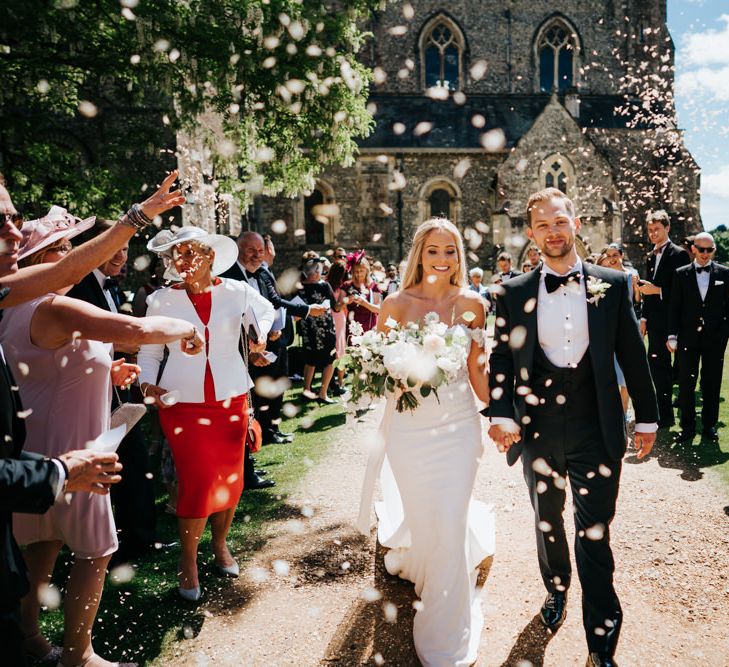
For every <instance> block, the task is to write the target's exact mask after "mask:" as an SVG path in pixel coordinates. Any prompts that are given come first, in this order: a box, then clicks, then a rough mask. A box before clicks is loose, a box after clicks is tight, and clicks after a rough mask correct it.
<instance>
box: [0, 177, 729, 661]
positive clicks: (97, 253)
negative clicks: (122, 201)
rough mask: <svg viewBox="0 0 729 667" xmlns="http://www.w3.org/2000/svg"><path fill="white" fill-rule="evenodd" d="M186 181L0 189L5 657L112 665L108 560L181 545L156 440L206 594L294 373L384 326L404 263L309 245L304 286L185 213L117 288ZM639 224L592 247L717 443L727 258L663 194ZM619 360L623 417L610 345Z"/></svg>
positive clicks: (481, 285)
mask: <svg viewBox="0 0 729 667" xmlns="http://www.w3.org/2000/svg"><path fill="white" fill-rule="evenodd" d="M175 178H176V173H174V172H173V173H172V174H170V176H169V177H167V178H166V179H165V181H164V182H163V183H162V185H161V186H160V188H159V190H158V191H157V192H156V193H155V194H154V195H152V197H150V198H149V199H147V200H146V201H144V202H142V203H141V204H134V205H132V207H131V208H130V209H129V211H128V212H127V213H126V214H125V215H123V216H122V217H121V219H120V220H119V221H118V222H114V223H101V222H99V221H95V219H94V218H88V219H86V220H79V219H77V218H75V217H74V216H73V215H71V214H70V213H69V212H67V211H66V210H64V209H62V208H60V207H53V208H52V209H51V211H50V212H49V213H48V214H47V215H46V216H44V217H43V218H40V219H37V220H23V217H22V215H20V214H19V213H18V212H17V211H16V210H15V208H14V206H13V203H12V200H11V198H10V195H9V193H8V192H7V190H5V188H3V187H2V186H0V222H2V227H1V228H0V241H1V242H2V247H1V248H0V286H1V287H2V289H1V290H0V313H2V315H3V317H2V320H0V343H1V344H2V354H1V355H0V401H2V417H1V418H0V419H1V421H0V427H1V428H2V434H0V435H2V441H0V645H2V646H3V649H4V659H6V660H8V661H9V662H8V663H7V664H12V665H24V664H26V662H28V663H30V662H39V663H40V664H48V665H51V664H53V665H55V664H62V665H89V667H96V666H105V665H110V664H112V663H109V662H108V661H107V660H105V659H104V658H102V657H100V656H98V655H97V654H95V653H94V648H93V645H92V636H93V625H94V619H95V617H96V613H97V610H98V608H99V605H100V603H101V597H102V590H103V585H104V579H105V573H106V571H107V569H108V568H111V567H114V566H115V565H117V564H121V563H125V562H127V561H130V560H133V559H136V558H138V557H140V556H142V555H144V554H145V553H146V552H149V551H154V550H156V549H160V548H167V547H168V546H171V545H164V544H162V543H161V541H160V540H159V539H158V535H157V530H156V520H155V495H154V488H153V483H152V478H153V477H154V475H155V471H154V470H152V468H151V464H150V448H151V446H153V445H154V446H158V445H159V446H160V447H161V448H162V464H163V469H162V479H163V481H164V482H165V483H166V484H167V486H168V491H169V502H168V503H167V510H168V511H169V512H170V513H172V514H174V515H176V517H177V521H178V525H179V536H180V544H181V547H180V561H179V568H178V592H179V595H180V596H181V597H182V598H183V599H185V600H190V601H196V600H198V599H200V597H201V595H202V590H203V586H202V584H201V581H200V576H199V572H198V546H199V543H200V537H201V535H202V533H203V531H204V529H205V526H206V524H207V523H208V521H209V522H210V527H211V533H212V543H211V550H212V557H213V562H214V569H215V572H216V573H217V574H218V575H220V576H227V577H236V576H238V574H239V567H238V564H237V562H236V560H235V558H234V556H233V554H232V553H231V551H230V549H229V547H228V542H227V537H228V533H229V530H230V527H231V524H232V522H233V521H234V519H235V510H236V507H237V505H238V502H239V500H240V497H241V494H242V493H243V492H252V491H256V490H259V489H265V488H270V487H272V486H274V485H275V481H274V480H272V479H271V478H270V477H268V475H267V471H265V470H263V469H261V468H257V467H256V462H255V458H254V456H253V455H254V454H255V452H256V451H257V450H258V448H259V447H260V445H261V444H263V445H266V444H277V445H285V444H287V443H290V442H292V441H293V439H294V438H295V437H296V435H295V434H292V433H286V432H283V431H282V430H281V428H280V425H281V423H282V419H283V416H284V415H285V414H291V413H290V412H287V409H288V405H286V404H285V403H284V392H285V391H286V390H287V389H288V388H289V387H290V386H291V384H292V382H300V383H302V385H303V391H302V400H303V401H305V402H306V403H308V404H309V405H310V407H312V408H314V409H317V408H318V407H319V405H329V404H332V403H335V402H337V400H339V399H338V397H340V396H341V395H342V394H344V393H345V383H346V380H347V378H346V375H345V370H344V369H343V368H341V367H337V366H336V364H335V362H336V360H337V359H341V358H342V357H343V356H344V354H345V348H346V346H347V344H348V340H349V338H350V332H349V327H350V323H353V322H356V323H358V324H359V325H361V327H362V328H363V329H364V330H365V331H368V330H370V329H372V328H374V327H375V326H376V324H377V318H378V314H379V311H380V306H381V304H382V302H383V300H384V299H386V298H387V297H388V296H389V295H391V294H393V293H394V292H396V291H397V290H398V289H399V285H400V279H399V267H398V266H397V265H396V264H386V265H383V264H382V263H381V262H379V261H378V260H377V259H376V258H373V257H369V256H367V253H366V252H365V251H364V250H354V251H350V252H348V251H347V250H346V249H344V248H332V249H330V250H329V251H328V252H326V253H321V252H318V251H307V252H306V253H304V255H303V256H302V258H301V263H300V266H298V267H296V276H297V279H296V280H295V281H294V282H295V286H294V285H292V284H290V281H288V280H286V281H284V280H283V279H282V277H281V275H278V276H277V274H279V267H278V266H277V265H276V261H275V260H276V250H275V247H274V243H273V241H272V239H271V238H270V237H268V236H261V235H259V234H257V233H256V232H253V231H244V232H243V233H242V234H240V235H239V236H238V237H236V238H235V239H233V238H230V237H227V236H223V235H219V234H213V233H208V232H206V231H205V230H203V229H199V228H197V227H191V226H186V227H181V228H178V229H176V230H175V231H171V230H166V229H165V230H162V231H159V232H157V233H156V234H154V235H153V236H152V238H151V240H150V241H149V242H148V245H147V249H148V251H149V253H150V257H149V259H150V263H149V266H148V267H147V272H148V275H149V278H148V280H147V282H146V283H145V284H144V285H143V286H142V287H140V288H139V289H138V290H137V292H136V294H133V295H131V296H130V297H129V298H127V297H126V295H125V292H124V290H123V289H122V282H121V281H123V279H124V275H125V273H126V262H127V251H128V247H129V241H130V239H131V238H132V236H134V234H136V233H138V232H143V231H144V230H145V229H146V228H147V227H148V226H149V224H150V223H151V221H152V219H153V218H155V216H158V215H160V214H162V213H164V212H165V211H167V210H169V209H171V208H173V207H175V206H178V205H180V204H182V203H183V201H184V198H183V196H182V195H181V193H180V192H179V191H177V190H172V187H173V184H174V181H175ZM646 232H647V236H648V239H649V240H650V242H651V243H652V245H653V248H652V250H651V253H650V255H649V257H648V259H647V262H646V270H645V274H644V275H643V276H642V277H640V276H639V275H638V272H637V271H636V270H635V269H634V268H633V267H632V266H631V265H630V264H629V262H628V260H627V257H626V256H625V255H624V253H623V250H622V248H621V247H620V245H619V244H611V245H609V246H607V247H606V248H604V249H603V250H602V252H600V253H599V254H595V255H591V256H590V257H588V258H586V261H590V262H594V263H597V264H600V265H601V266H605V267H608V268H611V269H614V270H616V271H622V272H625V273H628V274H630V275H631V276H632V280H631V286H632V287H631V289H632V300H633V303H634V307H635V311H636V315H637V316H638V318H639V320H640V326H641V330H642V332H643V334H644V335H646V336H647V339H648V350H649V360H650V368H651V374H652V377H653V382H654V384H655V386H656V390H657V394H658V397H659V412H660V422H659V428H669V427H671V426H673V424H674V408H675V407H678V409H679V413H680V426H681V432H680V434H679V436H678V439H679V440H680V441H682V442H689V441H691V440H692V439H693V437H694V436H695V434H696V432H697V415H696V409H695V404H696V401H695V391H696V386H697V382H698V378H699V374H700V388H701V393H702V399H703V401H702V412H701V429H702V435H703V436H705V437H706V438H708V439H710V440H714V441H715V440H716V439H717V438H718V436H717V430H716V428H717V422H718V413H719V393H720V388H721V379H722V368H723V356H724V350H725V348H726V344H727V340H728V339H729V269H727V268H726V267H723V266H721V265H719V264H717V263H716V262H714V261H713V258H714V254H715V251H716V247H715V244H714V240H713V238H712V237H711V235H710V234H707V233H701V234H697V235H696V236H695V237H692V238H690V239H685V240H684V242H683V243H682V245H676V244H674V243H673V242H672V241H671V240H670V237H669V234H670V219H669V217H668V215H667V214H666V213H665V212H664V211H656V212H653V213H652V214H650V215H649V217H648V219H647V222H646ZM77 237H78V238H77ZM78 241H82V242H81V243H78ZM74 243H75V244H76V247H74ZM523 256H524V261H523V262H522V263H521V266H520V267H518V268H516V267H515V266H514V260H513V258H512V256H511V255H510V254H509V253H507V252H500V253H499V254H498V256H497V258H496V266H497V271H495V272H494V273H493V275H492V277H491V278H490V279H487V278H486V277H485V275H486V274H485V273H484V271H483V270H482V269H481V268H479V267H473V268H471V269H470V271H469V276H470V281H471V282H470V286H469V288H470V289H472V290H473V291H475V292H477V293H478V294H479V295H481V296H482V298H483V299H484V300H485V302H486V304H487V306H488V309H489V310H490V311H493V309H494V304H495V303H496V301H497V300H498V298H499V292H500V285H501V284H502V283H504V282H505V281H507V280H510V279H511V278H513V277H514V276H515V275H518V274H519V273H522V272H526V271H533V270H536V271H539V270H541V257H540V252H539V250H538V249H537V247H536V246H530V247H528V248H527V249H526V251H525V252H524V253H523ZM287 268H289V267H284V269H287ZM280 273H281V274H284V273H290V270H289V271H286V270H284V271H281V272H280ZM284 283H286V284H284ZM616 371H617V373H618V378H619V384H620V385H621V395H622V400H623V408H624V410H625V413H626V419H630V410H629V396H628V391H627V387H626V386H625V380H624V376H623V374H622V372H621V370H620V368H619V366H617V363H616ZM621 378H623V379H622V380H620V379H621ZM676 384H677V385H678V394H677V399H676V400H675V401H674V385H676ZM21 400H22V403H21ZM134 403H136V404H138V405H145V404H146V405H147V406H148V407H149V408H151V410H150V412H149V416H148V423H147V428H146V429H145V430H143V429H142V428H141V426H140V423H139V422H138V421H136V419H138V417H139V415H140V414H142V413H143V412H144V411H143V410H141V411H139V410H137V411H136V414H137V417H136V418H133V417H129V415H130V414H135V411H134V410H129V408H130V404H134ZM80 406H82V407H81V409H80ZM295 409H296V408H294V410H295ZM112 411H114V412H113V415H112ZM112 421H114V422H116V421H121V422H122V423H124V424H125V426H126V428H127V430H126V434H125V435H124V437H123V439H122V440H121V442H120V443H119V445H118V449H116V453H111V452H110V451H109V449H111V447H109V446H108V443H107V442H106V440H105V438H106V437H107V436H108V432H109V430H110V426H111V424H112ZM104 434H106V436H105V435H104ZM18 545H20V546H21V547H23V551H22V552H21V551H20V550H19V548H18ZM63 546H66V547H67V548H68V549H69V550H70V551H71V552H72V554H73V566H72V567H71V570H70V573H69V576H68V582H67V588H66V596H65V604H64V621H65V631H64V642H63V646H62V647H56V646H52V645H51V644H50V643H49V642H48V641H47V640H46V639H45V638H44V637H43V635H42V634H41V632H40V628H39V624H38V619H39V612H40V608H41V604H42V599H41V593H42V591H43V588H44V586H46V585H47V584H48V583H49V581H50V577H51V574H52V573H53V569H54V565H55V562H56V559H57V557H58V554H59V551H60V550H61V548H62V547H63Z"/></svg>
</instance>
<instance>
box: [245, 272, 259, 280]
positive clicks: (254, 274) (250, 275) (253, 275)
mask: <svg viewBox="0 0 729 667" xmlns="http://www.w3.org/2000/svg"><path fill="white" fill-rule="evenodd" d="M243 273H244V274H245V277H246V280H251V279H253V280H256V281H257V279H258V275H259V274H260V273H261V269H256V270H255V271H248V270H246V271H244V272H243Z"/></svg>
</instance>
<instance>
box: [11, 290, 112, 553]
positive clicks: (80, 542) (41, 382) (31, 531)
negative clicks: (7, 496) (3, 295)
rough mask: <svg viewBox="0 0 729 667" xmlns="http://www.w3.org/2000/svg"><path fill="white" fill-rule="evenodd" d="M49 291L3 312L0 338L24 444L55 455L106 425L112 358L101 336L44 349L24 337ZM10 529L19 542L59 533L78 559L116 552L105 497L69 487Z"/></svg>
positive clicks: (57, 537) (80, 446)
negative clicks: (14, 388) (23, 430)
mask: <svg viewBox="0 0 729 667" xmlns="http://www.w3.org/2000/svg"><path fill="white" fill-rule="evenodd" d="M54 296H55V295H53V294H46V295H45V296H43V297H40V298H38V299H34V300H33V301H29V302H28V303H24V304H22V305H20V306H15V307H13V308H9V309H8V310H6V311H5V314H4V317H3V319H2V321H1V322H0V342H2V345H3V349H4V351H5V356H6V358H7V361H8V364H9V365H10V368H11V369H12V372H13V375H14V376H15V381H16V382H17V383H18V387H19V389H20V396H21V399H22V401H23V408H24V410H25V411H26V412H29V414H27V416H26V418H25V426H26V430H27V435H26V439H25V447H24V450H25V451H28V452H35V453H37V454H43V455H44V456H49V457H52V456H58V455H60V454H63V453H65V452H69V451H72V450H74V449H83V448H84V447H85V446H86V443H87V442H88V441H90V440H94V439H95V438H96V437H98V436H99V435H100V434H101V433H103V432H104V431H106V430H108V429H109V417H110V405H111V376H110V370H111V357H110V355H109V352H108V351H107V348H106V347H105V345H104V343H100V342H98V341H91V340H76V341H74V342H73V343H69V344H67V345H64V346H63V347H60V348H58V349H56V350H44V349H42V348H40V347H37V346H36V345H34V344H33V342H32V341H31V339H30V323H31V320H32V318H33V313H34V312H35V310H36V308H37V307H38V306H39V305H40V304H41V303H42V302H43V301H45V300H46V299H49V298H53V297H54ZM13 533H14V535H15V539H16V540H17V541H18V543H19V544H21V545H26V544H33V543H35V542H46V541H51V540H60V541H62V542H63V543H64V544H66V545H67V546H68V547H69V548H70V549H71V551H73V552H74V554H75V556H76V557H77V558H100V557H102V556H108V555H109V554H111V553H113V552H114V551H116V549H117V547H118V542H117V538H116V525H115V524H114V516H113V515H112V511H111V502H110V500H109V496H108V495H106V496H100V495H98V494H94V493H73V494H68V495H67V496H66V498H60V499H59V500H58V501H56V503H55V504H54V505H53V506H52V507H51V509H50V510H48V512H46V513H45V514H14V515H13Z"/></svg>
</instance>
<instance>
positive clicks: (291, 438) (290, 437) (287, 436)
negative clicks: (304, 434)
mask: <svg viewBox="0 0 729 667" xmlns="http://www.w3.org/2000/svg"><path fill="white" fill-rule="evenodd" d="M273 433H275V434H276V435H277V436H278V437H279V438H283V439H284V440H286V442H293V441H294V434H293V433H284V432H283V431H279V430H278V429H276V430H275V431H273Z"/></svg>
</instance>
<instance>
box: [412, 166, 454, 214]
mask: <svg viewBox="0 0 729 667" xmlns="http://www.w3.org/2000/svg"><path fill="white" fill-rule="evenodd" d="M418 199H419V201H418V207H419V211H420V219H421V221H422V220H427V219H428V218H448V220H450V221H451V222H453V223H456V222H458V220H459V218H460V217H461V216H460V208H461V191H460V189H459V188H458V186H457V185H456V184H455V183H453V182H452V181H451V180H450V179H446V178H443V177H441V176H437V177H436V178H432V179H431V180H429V181H428V182H427V183H426V184H425V185H424V186H423V187H422V188H421V189H420V196H419V197H418Z"/></svg>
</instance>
